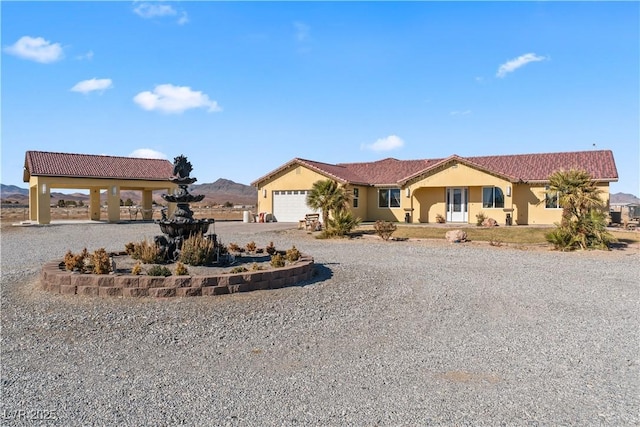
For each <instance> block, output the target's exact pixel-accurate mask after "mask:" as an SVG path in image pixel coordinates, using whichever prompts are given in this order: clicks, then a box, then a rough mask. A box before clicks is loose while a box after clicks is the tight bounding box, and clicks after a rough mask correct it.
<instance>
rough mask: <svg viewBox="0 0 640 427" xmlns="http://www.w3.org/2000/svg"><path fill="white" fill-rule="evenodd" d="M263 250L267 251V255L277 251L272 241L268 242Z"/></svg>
mask: <svg viewBox="0 0 640 427" xmlns="http://www.w3.org/2000/svg"><path fill="white" fill-rule="evenodd" d="M264 250H265V251H267V253H268V254H269V255H274V254H275V253H276V252H277V251H276V247H275V246H274V245H273V242H269V245H268V246H267V247H266V248H264Z"/></svg>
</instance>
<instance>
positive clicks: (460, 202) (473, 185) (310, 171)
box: [251, 150, 618, 225]
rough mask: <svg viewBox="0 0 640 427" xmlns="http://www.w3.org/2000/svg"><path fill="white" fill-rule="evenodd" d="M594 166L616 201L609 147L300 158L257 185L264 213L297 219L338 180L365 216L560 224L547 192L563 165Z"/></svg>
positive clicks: (606, 192)
mask: <svg viewBox="0 0 640 427" xmlns="http://www.w3.org/2000/svg"><path fill="white" fill-rule="evenodd" d="M568 169H582V170H585V171H587V172H588V173H589V174H590V175H591V177H592V178H593V180H594V181H595V183H596V185H597V186H598V187H599V188H600V189H601V190H602V196H603V200H604V202H605V203H607V204H608V202H609V183H611V182H615V181H617V180H618V171H617V169H616V164H615V161H614V158H613V153H612V152H611V151H610V150H593V151H579V152H563V153H539V154H515V155H499V156H480V157H461V156H458V155H455V154H454V155H452V156H449V157H447V158H443V159H424V160H398V159H394V158H387V159H383V160H379V161H375V162H362V163H338V164H329V163H322V162H317V161H313V160H305V159H300V158H295V159H293V160H291V161H289V162H287V163H285V164H283V165H282V166H280V167H279V168H277V169H275V170H273V171H271V172H269V173H267V174H266V175H264V176H262V177H261V178H258V179H257V180H255V181H254V182H252V183H251V185H253V186H254V187H256V188H257V189H258V211H259V212H267V213H271V214H272V215H273V216H274V217H275V219H276V220H277V221H281V222H297V221H299V220H301V219H304V217H305V214H307V213H309V212H312V211H311V209H310V208H309V207H307V205H306V195H307V194H308V192H309V191H310V190H311V188H312V184H313V183H314V182H315V181H318V180H324V179H333V180H335V181H337V182H338V183H339V184H341V185H342V186H344V187H345V189H347V190H348V191H349V192H350V195H351V199H352V202H351V207H350V208H351V211H352V213H353V214H354V215H355V216H358V217H360V218H361V219H362V220H363V221H376V220H385V221H394V222H402V221H404V222H410V223H435V222H437V217H442V218H444V220H445V221H446V222H450V223H475V222H476V215H477V214H479V213H481V212H482V213H484V214H485V215H486V216H488V217H490V218H493V219H495V220H497V221H498V223H501V224H507V223H512V224H518V225H523V224H553V223H555V222H558V221H560V218H561V214H562V209H561V208H560V207H559V206H558V204H557V199H556V198H546V197H545V190H546V188H547V186H548V178H549V176H550V175H551V174H552V173H553V172H555V171H558V170H568Z"/></svg>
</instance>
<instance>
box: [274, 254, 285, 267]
mask: <svg viewBox="0 0 640 427" xmlns="http://www.w3.org/2000/svg"><path fill="white" fill-rule="evenodd" d="M284 265H285V260H284V257H283V256H282V254H279V253H277V254H275V255H273V256H272V257H271V267H273V268H280V267H284Z"/></svg>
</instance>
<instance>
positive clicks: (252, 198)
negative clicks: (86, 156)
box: [0, 178, 258, 205]
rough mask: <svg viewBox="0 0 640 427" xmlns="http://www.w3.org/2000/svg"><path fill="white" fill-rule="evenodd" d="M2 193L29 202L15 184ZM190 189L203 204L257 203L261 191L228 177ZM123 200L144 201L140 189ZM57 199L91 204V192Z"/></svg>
mask: <svg viewBox="0 0 640 427" xmlns="http://www.w3.org/2000/svg"><path fill="white" fill-rule="evenodd" d="M0 185H1V188H0V194H1V197H2V202H9V203H19V204H29V189H27V188H20V187H17V186H15V185H4V184H0ZM165 192H166V191H154V192H153V200H155V201H156V202H157V203H161V204H162V203H165V202H164V200H163V199H162V194H163V193H165ZM189 192H190V193H191V194H194V195H198V194H203V195H204V199H203V200H202V202H200V203H199V204H200V205H206V204H212V205H213V204H218V205H223V204H225V203H227V202H229V203H233V204H234V205H257V203H258V190H257V189H256V188H255V187H252V186H250V185H244V184H238V183H237V182H233V181H230V180H228V179H223V178H220V179H218V180H217V181H216V182H213V183H210V184H196V185H192V186H190V187H189ZM120 198H121V199H122V200H127V199H131V201H133V203H134V204H140V203H142V193H141V192H140V191H122V192H120ZM58 200H66V201H70V200H74V201H76V202H79V201H80V200H82V202H83V203H84V204H88V203H89V195H88V194H82V193H73V194H63V193H60V192H51V204H57V203H58ZM100 200H101V202H102V203H104V202H105V201H106V200H107V195H106V193H105V192H103V193H102V194H101V195H100Z"/></svg>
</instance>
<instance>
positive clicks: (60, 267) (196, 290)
mask: <svg viewBox="0 0 640 427" xmlns="http://www.w3.org/2000/svg"><path fill="white" fill-rule="evenodd" d="M313 268H314V262H313V258H312V257H310V256H307V255H302V256H301V257H300V259H299V260H298V261H296V262H295V263H294V264H291V265H286V266H285V267H282V268H277V269H272V270H258V271H245V272H243V273H236V274H222V273H220V274H215V275H210V276H169V277H158V276H143V275H140V276H134V275H130V274H129V275H113V274H85V273H72V272H70V271H67V270H65V268H64V263H61V262H55V261H53V262H48V263H46V264H45V265H44V266H43V267H42V271H41V274H40V283H41V287H42V289H44V290H46V291H49V292H53V293H57V294H64V295H86V296H101V297H158V298H168V297H194V296H212V295H223V294H232V293H235V292H250V291H256V290H263V289H278V288H283V287H286V286H292V285H294V284H296V283H299V282H303V281H305V280H309V279H311V277H312V275H313Z"/></svg>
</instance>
